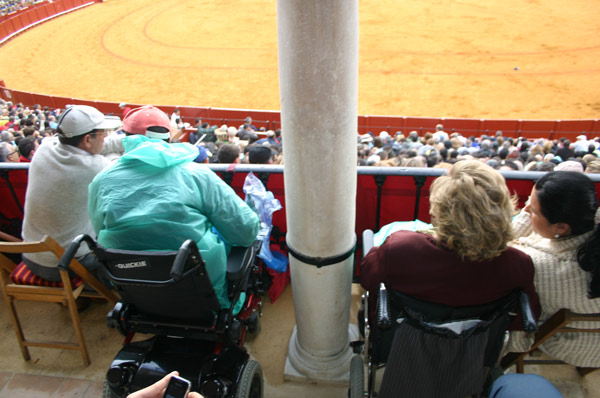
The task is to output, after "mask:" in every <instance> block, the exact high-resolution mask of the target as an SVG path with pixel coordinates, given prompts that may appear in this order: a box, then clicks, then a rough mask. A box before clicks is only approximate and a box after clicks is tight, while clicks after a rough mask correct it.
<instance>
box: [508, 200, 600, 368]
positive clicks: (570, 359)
mask: <svg viewBox="0 0 600 398" xmlns="http://www.w3.org/2000/svg"><path fill="white" fill-rule="evenodd" d="M513 228H514V231H515V234H516V236H517V240H516V241H514V242H512V244H511V245H512V246H514V247H516V248H517V249H520V250H522V251H523V252H525V253H527V254H529V256H531V259H532V260H533V265H534V267H535V277H534V283H535V287H536V290H537V292H538V294H539V296H540V303H541V305H542V314H541V316H540V322H543V321H545V320H546V319H548V318H550V317H551V316H552V315H553V314H554V313H555V312H557V311H558V310H560V309H561V308H567V309H569V310H571V311H573V312H579V313H600V299H598V298H596V299H593V300H590V299H588V297H587V289H588V285H589V282H590V279H591V276H590V274H589V273H588V272H586V271H584V270H582V269H581V268H580V267H579V264H578V263H577V258H576V253H577V248H578V247H579V245H581V244H582V243H583V242H585V241H586V240H587V239H588V238H589V236H590V235H591V232H588V233H585V234H582V235H579V236H574V237H567V238H562V239H547V238H542V237H541V236H540V235H538V234H536V233H535V232H533V231H532V229H531V219H530V215H529V213H527V212H525V211H521V212H520V213H519V214H518V215H517V216H516V217H515V218H514V219H513ZM570 326H571V327H577V328H585V329H594V328H596V329H597V328H600V322H578V323H576V324H572V325H570ZM532 342H533V339H532V338H531V337H530V336H526V335H525V333H524V332H512V333H511V338H510V342H509V346H508V349H509V350H510V351H513V352H524V351H527V350H528V349H529V347H530V346H531V344H532ZM540 349H541V350H542V351H544V352H546V353H547V354H549V355H551V356H553V357H555V358H557V359H560V360H563V361H565V362H567V363H570V364H572V365H576V366H581V367H600V333H558V334H556V335H555V336H554V337H552V338H550V339H549V340H548V341H546V342H545V343H544V344H542V345H541V346H540Z"/></svg>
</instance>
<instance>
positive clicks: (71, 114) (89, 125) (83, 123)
mask: <svg viewBox="0 0 600 398" xmlns="http://www.w3.org/2000/svg"><path fill="white" fill-rule="evenodd" d="M120 125H121V119H119V118H118V117H117V116H104V114H103V113H102V112H100V111H99V110H98V109H96V108H94V107H91V106H87V105H72V106H70V107H69V108H67V109H66V110H65V111H64V112H63V113H62V114H61V115H60V116H59V118H58V127H57V128H58V129H60V131H61V133H62V134H61V135H62V136H64V137H67V138H71V137H76V136H78V135H83V134H86V133H89V132H90V131H92V130H112V129H116V128H117V127H119V126H120Z"/></svg>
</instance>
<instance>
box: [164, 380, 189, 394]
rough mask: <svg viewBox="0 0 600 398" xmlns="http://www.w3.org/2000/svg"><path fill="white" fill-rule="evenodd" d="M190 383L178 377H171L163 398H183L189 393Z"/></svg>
mask: <svg viewBox="0 0 600 398" xmlns="http://www.w3.org/2000/svg"><path fill="white" fill-rule="evenodd" d="M191 386H192V383H190V381H189V380H186V379H184V378H183V377H179V376H172V377H171V380H169V385H168V386H167V389H166V390H165V395H163V398H185V397H186V396H187V394H188V392H190V388H191Z"/></svg>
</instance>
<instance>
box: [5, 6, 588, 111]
mask: <svg viewBox="0 0 600 398" xmlns="http://www.w3.org/2000/svg"><path fill="white" fill-rule="evenodd" d="M598 15H600V2H598V1H597V0H571V1H569V2H565V1H558V0H502V1H501V0H487V1H485V2H481V1H477V0H458V1H442V0H403V1H400V0H361V1H360V65H359V69H360V77H359V109H358V113H359V114H362V115H369V114H370V115H375V114H378V115H382V114H383V115H385V114H388V115H407V116H436V117H437V116H442V117H476V118H480V117H481V118H519V119H545V118H548V119H584V118H597V117H598V115H599V114H600V66H599V65H600V62H599V61H600V40H599V38H600V23H599V22H598V19H597V16H598ZM0 55H1V56H2V59H3V60H4V62H2V65H1V66H0V79H3V80H4V81H5V83H6V84H7V85H8V87H11V88H15V89H19V90H26V91H34V92H40V93H49V94H55V95H60V96H67V97H68V96H71V97H78V98H86V99H92V100H106V101H117V102H120V101H126V102H127V101H128V102H135V103H152V104H155V105H189V106H205V107H219V108H246V109H270V110H277V109H279V88H278V87H279V84H278V71H277V18H276V1H275V0H222V1H218V2H215V1H210V0H161V1H149V0H127V1H126V0H107V1H106V2H104V3H102V4H95V5H93V6H91V7H87V8H85V9H83V10H80V11H77V12H74V13H71V14H69V15H66V16H63V17H60V18H58V19H55V20H53V21H50V22H48V23H45V24H43V25H41V26H39V27H36V28H35V29H33V30H31V31H29V32H26V33H25V34H23V35H21V36H19V37H17V38H16V39H15V40H12V41H10V42H9V43H7V44H6V45H5V46H3V47H2V48H0Z"/></svg>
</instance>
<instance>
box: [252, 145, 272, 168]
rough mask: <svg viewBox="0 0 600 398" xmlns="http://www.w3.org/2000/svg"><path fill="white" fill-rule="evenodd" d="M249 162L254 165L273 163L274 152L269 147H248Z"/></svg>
mask: <svg viewBox="0 0 600 398" xmlns="http://www.w3.org/2000/svg"><path fill="white" fill-rule="evenodd" d="M248 161H249V162H250V163H252V164H271V163H273V151H272V150H271V148H270V147H269V146H268V145H254V146H250V147H248Z"/></svg>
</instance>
